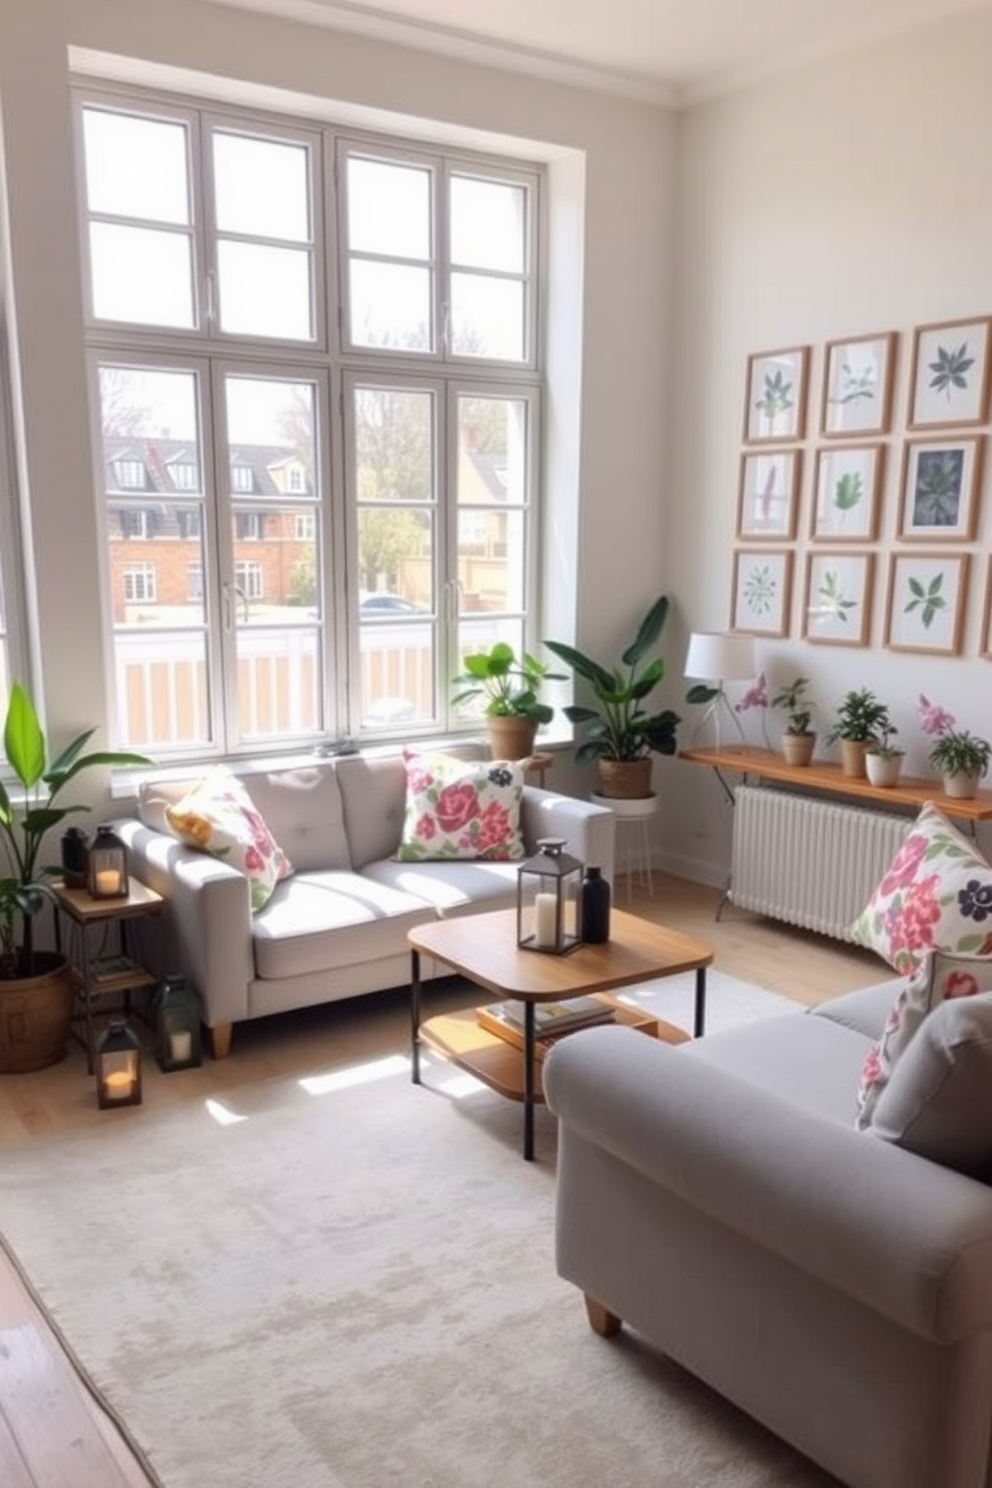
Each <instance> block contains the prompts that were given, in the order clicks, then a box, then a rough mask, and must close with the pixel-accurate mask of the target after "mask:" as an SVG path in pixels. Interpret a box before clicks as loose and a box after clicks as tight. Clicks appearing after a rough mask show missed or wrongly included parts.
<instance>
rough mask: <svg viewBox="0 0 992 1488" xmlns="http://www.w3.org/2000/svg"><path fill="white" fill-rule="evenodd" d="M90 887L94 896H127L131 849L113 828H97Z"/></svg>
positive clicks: (92, 846)
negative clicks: (128, 851)
mask: <svg viewBox="0 0 992 1488" xmlns="http://www.w3.org/2000/svg"><path fill="white" fill-rule="evenodd" d="M86 888H87V890H88V891H89V895H90V898H91V899H126V898H127V895H128V883H127V848H126V847H125V845H124V843H123V842H122V841H121V839H120V838H119V837H118V835H117V833H116V832H115V831H114V829H113V827H111V826H107V825H104V826H102V827H97V829H96V836H95V837H94V838H93V841H92V842H91V843H90V850H89V861H88V863H87V868H86Z"/></svg>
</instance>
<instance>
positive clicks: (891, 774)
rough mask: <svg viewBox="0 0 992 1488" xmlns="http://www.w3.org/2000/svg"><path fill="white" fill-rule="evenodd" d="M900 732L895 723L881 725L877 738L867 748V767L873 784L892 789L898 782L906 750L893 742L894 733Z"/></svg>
mask: <svg viewBox="0 0 992 1488" xmlns="http://www.w3.org/2000/svg"><path fill="white" fill-rule="evenodd" d="M898 732H899V730H898V729H897V728H896V726H895V724H894V723H889V722H886V723H884V724H882V725H880V727H879V730H878V738H877V740H876V741H875V743H874V744H869V745H868V747H867V749H866V750H865V769H866V771H867V772H868V779H869V781H870V782H871V784H872V785H880V786H883V787H885V788H887V789H891V788H892V786H894V785H897V784H898V781H899V772H900V770H901V769H902V762H903V757H904V751H903V750H901V749H900V748H899V746H898V745H897V744H893V743H892V737H893V735H894V734H897V733H898Z"/></svg>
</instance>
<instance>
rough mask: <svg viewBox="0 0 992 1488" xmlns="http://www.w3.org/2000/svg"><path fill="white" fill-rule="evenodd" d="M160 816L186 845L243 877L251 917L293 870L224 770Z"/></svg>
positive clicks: (234, 778) (213, 772) (220, 768)
mask: <svg viewBox="0 0 992 1488" xmlns="http://www.w3.org/2000/svg"><path fill="white" fill-rule="evenodd" d="M165 815H166V819H167V821H168V823H169V826H170V827H171V828H172V830H173V831H174V832H175V833H176V836H177V837H179V838H181V840H182V841H183V842H185V843H187V845H188V846H190V847H198V848H200V850H201V851H202V852H208V853H210V854H212V856H213V857H215V858H221V859H223V861H224V862H225V863H229V864H230V865H231V867H232V868H236V869H237V870H238V872H239V873H243V874H244V876H245V878H247V880H248V889H249V897H250V899H251V910H252V914H257V913H258V911H259V910H260V909H264V908H265V906H266V904H268V902H269V899H270V898H271V897H272V891H273V889H274V888H275V886H276V884H277V883H278V882H279V880H280V879H281V878H286V877H287V875H288V874H290V873H292V871H293V865H292V864H291V863H290V861H289V859H288V858H287V856H286V854H285V853H284V852H283V850H282V848H281V847H280V846H279V844H278V842H276V840H275V838H274V837H273V836H272V833H271V832H270V831H269V829H268V827H267V826H266V825H265V822H264V821H263V820H262V817H261V816H260V815H259V813H258V811H257V810H256V809H255V805H254V803H253V801H252V799H251V796H249V794H248V792H247V790H246V789H245V787H244V786H243V785H242V783H241V781H240V780H239V779H238V777H237V776H236V775H233V774H232V773H231V771H230V770H228V769H226V768H225V766H223V765H217V766H216V767H215V768H214V769H213V770H211V771H210V773H209V775H206V776H204V778H203V779H202V780H200V781H198V782H197V784H196V785H194V786H193V787H192V788H191V789H190V790H189V791H187V793H186V795H185V796H183V798H182V800H181V801H178V802H177V803H176V805H175V806H166V808H165Z"/></svg>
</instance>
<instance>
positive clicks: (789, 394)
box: [743, 346, 809, 444]
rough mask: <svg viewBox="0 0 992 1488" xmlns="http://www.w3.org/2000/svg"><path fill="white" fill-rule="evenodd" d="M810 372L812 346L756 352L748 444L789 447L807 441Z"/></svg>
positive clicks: (747, 398) (748, 389) (750, 369)
mask: <svg viewBox="0 0 992 1488" xmlns="http://www.w3.org/2000/svg"><path fill="white" fill-rule="evenodd" d="M808 372H809V347H808V346H785V347H782V348H780V349H779V350H777V351H756V352H753V353H752V354H751V356H749V357H748V359H747V376H746V378H745V395H744V441H743V442H744V443H745V444H786V443H789V442H790V441H795V440H798V439H802V438H803V435H804V433H805V431H806V387H807V382H808Z"/></svg>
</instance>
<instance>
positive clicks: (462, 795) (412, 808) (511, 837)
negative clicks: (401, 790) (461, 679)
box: [396, 749, 524, 863]
mask: <svg viewBox="0 0 992 1488" xmlns="http://www.w3.org/2000/svg"><path fill="white" fill-rule="evenodd" d="M403 762H404V764H405V765H406V814H405V816H404V818H403V838H402V841H401V842H400V846H399V850H398V851H397V853H396V857H397V859H398V860H399V861H400V862H401V863H402V862H406V863H415V862H425V861H427V860H428V859H445V858H448V859H452V860H454V859H458V858H490V859H494V860H497V861H499V860H509V859H512V858H522V857H523V855H524V844H523V838H522V837H521V835H520V798H521V795H522V792H523V785H524V774H523V771H522V770H521V769H520V767H519V765H516V764H514V763H513V762H512V761H510V760H462V759H455V758H454V756H453V755H450V754H417V753H416V752H415V751H414V750H411V749H408V750H405V751H404V753H403Z"/></svg>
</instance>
